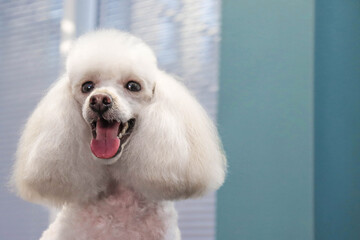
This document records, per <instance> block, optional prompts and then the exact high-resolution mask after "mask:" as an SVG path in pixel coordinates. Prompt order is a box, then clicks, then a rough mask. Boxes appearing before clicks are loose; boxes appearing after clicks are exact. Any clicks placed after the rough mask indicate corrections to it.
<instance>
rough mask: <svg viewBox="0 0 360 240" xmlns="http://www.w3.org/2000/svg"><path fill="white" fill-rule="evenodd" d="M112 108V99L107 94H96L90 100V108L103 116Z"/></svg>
mask: <svg viewBox="0 0 360 240" xmlns="http://www.w3.org/2000/svg"><path fill="white" fill-rule="evenodd" d="M111 106H112V98H111V97H110V96H109V95H107V94H103V93H101V94H95V95H93V96H92V97H91V98H90V108H91V109H92V110H93V111H94V112H97V113H99V114H103V113H104V112H106V111H107V110H108V109H109V108H111Z"/></svg>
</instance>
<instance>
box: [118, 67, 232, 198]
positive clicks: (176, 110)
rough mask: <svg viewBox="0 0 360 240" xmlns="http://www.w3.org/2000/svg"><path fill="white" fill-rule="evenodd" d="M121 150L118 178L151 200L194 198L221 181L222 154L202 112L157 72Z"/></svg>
mask: <svg viewBox="0 0 360 240" xmlns="http://www.w3.org/2000/svg"><path fill="white" fill-rule="evenodd" d="M136 124H137V126H136V129H134V132H133V134H134V135H133V136H132V139H131V140H130V142H129V145H128V146H127V147H126V148H125V149H126V150H125V152H124V163H122V164H123V165H122V166H121V167H119V168H118V169H123V170H124V171H123V172H121V175H123V176H125V177H124V178H123V179H122V180H123V181H128V184H129V185H132V186H133V187H134V188H135V189H136V190H137V191H139V192H142V193H144V194H145V195H146V196H147V197H151V198H153V199H166V200H170V199H180V198H188V197H197V196H200V195H203V194H204V193H206V192H207V191H209V190H215V189H217V188H218V187H219V186H221V184H222V183H223V181H224V176H225V172H226V158H225V156H224V153H223V150H222V146H221V143H220V141H219V138H218V135H217V130H216V128H215V126H214V125H213V123H212V121H211V120H210V119H209V117H208V115H207V114H206V112H205V110H204V109H203V108H202V107H201V106H200V104H199V103H198V102H197V101H196V99H195V98H194V97H193V96H192V95H191V94H190V93H189V92H188V90H187V89H186V88H185V87H184V86H183V85H182V84H180V83H179V82H177V81H176V80H175V79H173V78H172V77H170V76H168V75H166V74H165V73H159V76H158V79H157V81H156V86H155V89H154V97H153V102H152V103H151V104H150V105H149V106H147V107H145V108H144V109H143V110H142V111H141V113H140V115H139V117H138V119H137V123H136Z"/></svg>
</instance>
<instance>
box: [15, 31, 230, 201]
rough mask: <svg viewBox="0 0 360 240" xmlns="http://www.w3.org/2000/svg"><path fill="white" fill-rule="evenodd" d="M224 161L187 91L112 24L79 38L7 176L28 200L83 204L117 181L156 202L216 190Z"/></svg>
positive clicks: (135, 40)
mask: <svg viewBox="0 0 360 240" xmlns="http://www.w3.org/2000/svg"><path fill="white" fill-rule="evenodd" d="M225 168H226V160H225V157H224V154H223V152H222V149H221V144H220V141H219V139H218V136H217V131H216V129H215V127H214V125H213V123H212V122H211V120H210V119H209V117H208V116H207V114H206V112H205V111H204V109H203V108H202V107H201V106H200V105H199V103H198V102H197V101H196V100H195V98H194V97H193V96H192V95H191V94H190V93H189V92H188V90H187V89H186V88H185V87H184V86H183V85H182V84H181V83H179V82H178V81H176V80H175V79H174V78H173V77H171V76H169V75H168V74H166V73H164V72H162V71H161V70H159V69H158V67H157V62H156V58H155V55H154V53H153V52H152V50H151V49H150V48H149V47H148V46H147V45H146V44H145V43H144V42H143V41H141V40H140V39H138V38H136V37H134V36H132V35H130V34H127V33H123V32H119V31H116V30H100V31H96V32H92V33H88V34H86V35H84V36H82V37H80V38H79V39H78V40H77V41H76V43H75V44H74V46H73V48H72V50H71V52H70V54H69V56H68V58H67V62H66V73H65V74H64V76H63V77H62V78H60V80H59V81H58V82H57V83H55V84H54V86H53V87H52V88H51V89H50V90H49V92H48V94H47V95H46V96H45V97H44V98H43V100H42V101H41V102H40V103H39V105H38V106H37V108H36V110H35V111H34V113H33V114H32V116H31V117H30V119H29V120H28V123H27V124H26V127H25V130H24V132H23V135H22V137H21V139H20V142H19V146H18V151H17V161H16V163H15V168H14V174H13V180H14V183H15V184H16V186H17V188H18V191H19V193H20V195H21V196H23V197H24V198H26V199H28V200H30V201H35V202H44V201H45V202H51V203H55V204H62V203H64V202H74V201H76V202H86V201H89V200H94V199H96V198H97V197H99V195H101V194H103V193H104V192H106V190H107V188H108V186H109V184H110V183H112V184H113V183H114V182H116V183H118V184H122V185H125V186H127V187H130V188H132V189H134V190H135V191H137V192H140V193H142V194H143V195H144V196H145V197H148V198H151V199H154V200H172V199H180V198H188V197H196V196H200V195H202V194H204V193H205V192H207V191H209V190H215V189H217V188H218V187H219V186H220V185H221V184H222V182H223V180H224V176H225Z"/></svg>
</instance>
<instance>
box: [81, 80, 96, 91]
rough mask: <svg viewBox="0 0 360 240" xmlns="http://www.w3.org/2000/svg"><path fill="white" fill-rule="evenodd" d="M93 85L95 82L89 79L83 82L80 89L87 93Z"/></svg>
mask: <svg viewBox="0 0 360 240" xmlns="http://www.w3.org/2000/svg"><path fill="white" fill-rule="evenodd" d="M94 87H95V84H94V83H93V82H91V81H89V82H86V83H84V84H83V85H82V86H81V91H82V92H83V93H89V92H91V91H92V90H93V89H94Z"/></svg>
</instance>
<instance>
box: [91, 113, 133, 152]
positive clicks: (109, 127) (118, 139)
mask: <svg viewBox="0 0 360 240" xmlns="http://www.w3.org/2000/svg"><path fill="white" fill-rule="evenodd" d="M134 126H135V118H131V119H130V120H128V121H127V122H124V123H123V122H117V121H111V120H110V121H108V120H105V119H103V118H99V119H98V120H97V121H94V122H92V123H91V132H92V136H93V138H92V140H91V143H90V148H91V151H92V153H93V154H94V155H95V156H96V157H97V158H102V159H110V158H114V157H115V156H117V155H118V154H120V153H121V151H122V149H123V148H124V146H125V144H126V143H127V142H128V140H129V137H130V135H131V132H132V130H133V128H134Z"/></svg>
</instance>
